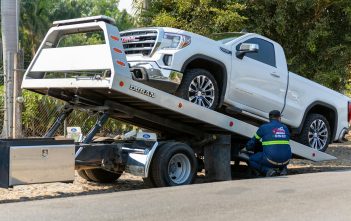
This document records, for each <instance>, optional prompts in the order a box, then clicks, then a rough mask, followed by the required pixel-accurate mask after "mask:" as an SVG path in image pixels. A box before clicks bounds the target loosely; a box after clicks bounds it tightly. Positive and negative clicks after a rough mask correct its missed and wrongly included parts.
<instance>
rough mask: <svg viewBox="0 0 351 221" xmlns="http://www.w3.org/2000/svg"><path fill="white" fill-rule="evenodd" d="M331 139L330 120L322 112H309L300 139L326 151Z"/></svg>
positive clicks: (306, 143) (303, 142) (308, 144)
mask: <svg viewBox="0 0 351 221" xmlns="http://www.w3.org/2000/svg"><path fill="white" fill-rule="evenodd" d="M330 139H331V130H330V126H329V122H328V120H327V119H326V118H325V117H324V116H323V115H320V114H309V115H308V116H307V118H306V120H305V122H304V125H303V128H302V131H301V133H300V134H299V137H298V141H299V142H300V143H302V144H305V145H307V146H309V147H311V148H314V149H317V150H319V151H323V152H324V151H326V150H327V148H328V145H329V143H330Z"/></svg>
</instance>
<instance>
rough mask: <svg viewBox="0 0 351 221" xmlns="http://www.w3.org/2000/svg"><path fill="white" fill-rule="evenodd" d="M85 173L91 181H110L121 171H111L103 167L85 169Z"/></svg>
mask: <svg viewBox="0 0 351 221" xmlns="http://www.w3.org/2000/svg"><path fill="white" fill-rule="evenodd" d="M85 173H86V175H87V177H88V178H89V179H90V180H91V181H94V182H98V183H112V182H114V181H116V180H117V179H118V178H119V177H120V176H121V175H122V173H112V172H110V171H106V170H103V169H87V170H85Z"/></svg>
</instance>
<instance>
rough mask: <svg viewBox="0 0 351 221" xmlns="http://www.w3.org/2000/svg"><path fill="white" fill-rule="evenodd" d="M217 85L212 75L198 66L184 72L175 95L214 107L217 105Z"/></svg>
mask: <svg viewBox="0 0 351 221" xmlns="http://www.w3.org/2000/svg"><path fill="white" fill-rule="evenodd" d="M218 91H219V90H218V85H217V82H216V79H215V78H214V77H213V75H212V74H211V73H210V72H209V71H207V70H205V69H200V68H195V69H189V70H187V71H186V72H185V73H184V76H183V79H182V83H181V84H180V85H179V88H178V89H177V92H176V95H177V96H179V97H181V98H184V99H185V100H188V101H190V102H192V103H195V104H198V105H200V106H203V107H206V108H209V109H215V108H216V107H217V105H218V98H219V92H218Z"/></svg>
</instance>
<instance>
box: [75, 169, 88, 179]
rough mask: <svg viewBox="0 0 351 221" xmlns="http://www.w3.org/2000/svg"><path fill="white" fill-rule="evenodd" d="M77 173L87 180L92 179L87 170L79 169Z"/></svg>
mask: <svg viewBox="0 0 351 221" xmlns="http://www.w3.org/2000/svg"><path fill="white" fill-rule="evenodd" d="M77 173H78V175H79V176H80V177H82V178H83V179H85V180H87V181H91V179H90V178H89V177H88V175H87V173H86V172H85V170H77Z"/></svg>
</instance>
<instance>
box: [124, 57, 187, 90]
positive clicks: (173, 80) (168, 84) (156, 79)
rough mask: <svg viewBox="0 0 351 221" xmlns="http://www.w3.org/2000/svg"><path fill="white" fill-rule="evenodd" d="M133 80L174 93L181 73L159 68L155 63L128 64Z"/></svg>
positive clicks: (181, 75) (180, 79) (181, 76)
mask: <svg viewBox="0 0 351 221" xmlns="http://www.w3.org/2000/svg"><path fill="white" fill-rule="evenodd" d="M128 63H129V66H130V71H131V73H132V77H133V80H136V81H139V82H142V83H144V84H147V85H149V86H151V87H154V88H157V89H160V90H162V91H165V92H168V93H172V94H173V93H175V92H176V90H177V88H178V87H179V85H180V82H181V81H182V78H183V73H181V72H178V71H174V70H169V69H164V68H160V67H159V66H158V65H157V63H156V62H140V61H139V62H128Z"/></svg>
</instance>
